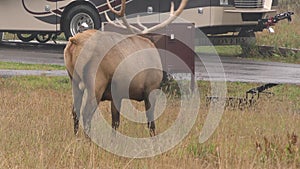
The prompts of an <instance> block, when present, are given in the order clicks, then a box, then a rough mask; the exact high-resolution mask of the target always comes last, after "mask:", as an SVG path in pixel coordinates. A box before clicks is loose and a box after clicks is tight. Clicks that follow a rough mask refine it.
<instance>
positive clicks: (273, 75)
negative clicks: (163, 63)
mask: <svg viewBox="0 0 300 169" xmlns="http://www.w3.org/2000/svg"><path fill="white" fill-rule="evenodd" d="M63 49H64V45H47V46H43V45H42V46H41V45H30V46H29V45H7V44H0V61H12V62H22V63H43V64H58V65H63V64H64V61H63ZM199 56H200V58H201V60H200V59H196V63H195V65H196V79H198V80H222V78H223V77H225V78H226V80H227V81H237V82H258V83H290V84H300V65H299V64H286V63H275V62H258V61H250V60H247V59H242V58H236V57H221V63H222V65H221V66H220V64H219V61H218V59H216V57H212V56H208V55H207V54H199ZM222 67H223V68H224V72H225V74H223V73H222V72H213V71H214V70H221V69H222ZM207 70H208V71H207ZM208 72H210V73H208ZM27 74H34V75H39V74H44V75H49V76H53V75H59V76H64V75H66V72H65V71H7V70H0V76H11V75H27Z"/></svg>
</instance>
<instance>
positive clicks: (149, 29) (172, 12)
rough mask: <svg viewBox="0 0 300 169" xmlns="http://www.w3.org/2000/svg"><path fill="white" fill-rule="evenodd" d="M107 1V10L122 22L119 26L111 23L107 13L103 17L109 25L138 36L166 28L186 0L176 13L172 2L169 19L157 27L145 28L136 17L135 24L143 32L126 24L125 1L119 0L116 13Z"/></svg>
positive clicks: (182, 3)
mask: <svg viewBox="0 0 300 169" xmlns="http://www.w3.org/2000/svg"><path fill="white" fill-rule="evenodd" d="M106 1H107V5H108V8H109V9H110V10H111V12H113V13H114V14H116V15H117V16H118V17H120V18H121V19H122V21H123V24H124V25H125V26H124V25H123V24H121V23H120V22H119V24H117V23H115V22H113V21H112V20H111V19H110V18H109V16H108V15H107V13H106V12H105V17H106V19H107V21H108V22H109V23H111V24H113V25H114V26H116V27H121V28H127V29H129V30H130V31H131V32H132V33H136V32H137V33H140V34H147V33H150V32H154V31H155V30H158V29H160V28H163V27H166V26H167V25H168V24H170V23H171V22H173V21H174V20H175V19H176V18H177V17H178V16H179V15H180V14H181V13H182V11H183V10H184V8H185V6H186V4H187V2H188V0H182V1H181V3H180V5H179V7H178V9H177V10H176V11H174V2H172V3H171V8H170V17H169V18H168V19H167V20H165V21H164V22H162V23H160V24H158V25H155V26H153V27H151V28H147V27H146V26H144V25H143V24H142V23H141V22H140V18H139V16H137V23H138V25H139V26H140V27H141V28H143V30H141V29H139V28H137V27H135V26H132V25H130V24H129V23H128V22H127V19H126V16H125V9H126V0H121V9H120V11H116V10H115V9H113V7H112V6H111V4H110V2H109V0H106Z"/></svg>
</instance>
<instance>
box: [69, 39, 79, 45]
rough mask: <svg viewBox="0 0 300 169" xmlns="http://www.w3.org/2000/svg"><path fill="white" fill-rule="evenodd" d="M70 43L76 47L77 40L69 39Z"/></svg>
mask: <svg viewBox="0 0 300 169" xmlns="http://www.w3.org/2000/svg"><path fill="white" fill-rule="evenodd" d="M69 41H70V42H71V43H72V44H74V45H77V43H78V42H77V39H76V38H75V37H71V38H70V39H69Z"/></svg>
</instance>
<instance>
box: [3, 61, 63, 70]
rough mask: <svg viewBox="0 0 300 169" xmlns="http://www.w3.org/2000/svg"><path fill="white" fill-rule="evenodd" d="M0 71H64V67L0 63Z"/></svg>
mask: <svg viewBox="0 0 300 169" xmlns="http://www.w3.org/2000/svg"><path fill="white" fill-rule="evenodd" d="M0 69H9V70H65V66H60V65H49V64H26V63H16V62H0Z"/></svg>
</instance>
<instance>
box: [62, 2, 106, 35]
mask: <svg viewBox="0 0 300 169" xmlns="http://www.w3.org/2000/svg"><path fill="white" fill-rule="evenodd" d="M62 24H63V25H62V26H63V30H64V33H65V36H66V39H67V40H68V39H69V38H70V37H72V36H74V35H76V34H77V33H79V32H82V31H84V30H87V29H100V27H101V20H100V15H99V13H98V12H97V10H96V9H94V8H92V7H90V6H88V5H77V6H75V7H72V8H70V10H69V11H67V13H66V16H65V17H64V20H63V21H62Z"/></svg>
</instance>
